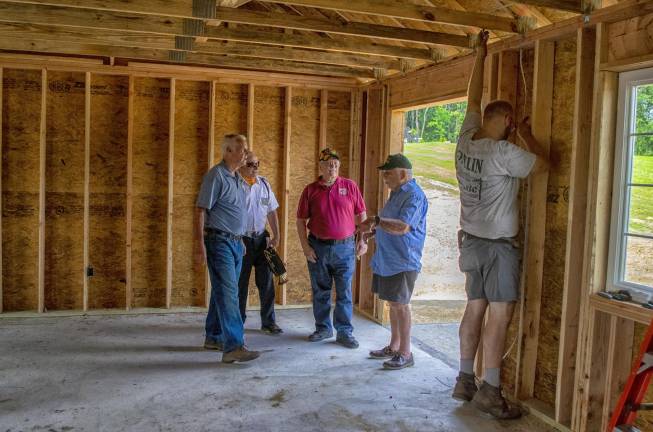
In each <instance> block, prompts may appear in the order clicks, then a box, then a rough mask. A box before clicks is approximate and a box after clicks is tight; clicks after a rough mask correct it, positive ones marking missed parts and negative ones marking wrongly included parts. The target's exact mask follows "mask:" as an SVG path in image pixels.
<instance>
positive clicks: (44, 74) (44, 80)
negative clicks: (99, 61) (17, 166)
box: [37, 69, 48, 313]
mask: <svg viewBox="0 0 653 432" xmlns="http://www.w3.org/2000/svg"><path fill="white" fill-rule="evenodd" d="M47 101H48V71H47V69H41V122H40V127H39V128H40V129H39V130H40V132H39V251H38V272H39V273H38V284H37V287H38V310H37V312H41V313H42V312H45V162H46V161H45V158H46V152H45V150H46V147H45V146H46V132H47V118H48V117H47Z"/></svg>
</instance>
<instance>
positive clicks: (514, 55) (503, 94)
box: [497, 51, 519, 142]
mask: <svg viewBox="0 0 653 432" xmlns="http://www.w3.org/2000/svg"><path fill="white" fill-rule="evenodd" d="M498 63H499V65H498V70H497V99H501V100H505V101H508V102H510V104H511V105H512V106H513V109H516V108H517V87H518V86H517V83H518V82H519V52H517V51H502V52H500V53H499V61H498ZM509 141H510V142H515V134H514V132H513V133H512V134H511V136H510V137H509Z"/></svg>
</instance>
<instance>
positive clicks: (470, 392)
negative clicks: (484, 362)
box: [451, 372, 478, 402]
mask: <svg viewBox="0 0 653 432" xmlns="http://www.w3.org/2000/svg"><path fill="white" fill-rule="evenodd" d="M477 391H478V387H476V377H475V376H474V374H467V373H465V372H460V373H459V374H458V376H457V377H456V386H455V387H454V388H453V394H452V395H451V397H452V398H454V399H456V400H459V401H462V402H471V400H472V399H474V395H475V394H476V392H477Z"/></svg>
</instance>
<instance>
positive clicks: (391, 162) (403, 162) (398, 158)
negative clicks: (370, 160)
mask: <svg viewBox="0 0 653 432" xmlns="http://www.w3.org/2000/svg"><path fill="white" fill-rule="evenodd" d="M395 168H404V169H413V164H411V163H410V161H409V160H408V158H407V157H406V156H404V155H402V154H401V153H397V154H393V155H390V156H388V158H387V159H386V160H385V163H384V164H383V165H381V166H380V167H379V169H380V170H381V171H388V170H391V169H395Z"/></svg>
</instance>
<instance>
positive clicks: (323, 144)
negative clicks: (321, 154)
mask: <svg viewBox="0 0 653 432" xmlns="http://www.w3.org/2000/svg"><path fill="white" fill-rule="evenodd" d="M328 107H329V91H328V90H326V89H322V91H320V145H319V150H323V149H325V148H327V147H328V145H327V115H328V114H327V113H328V111H329V110H328ZM318 160H319V158H318Z"/></svg>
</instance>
